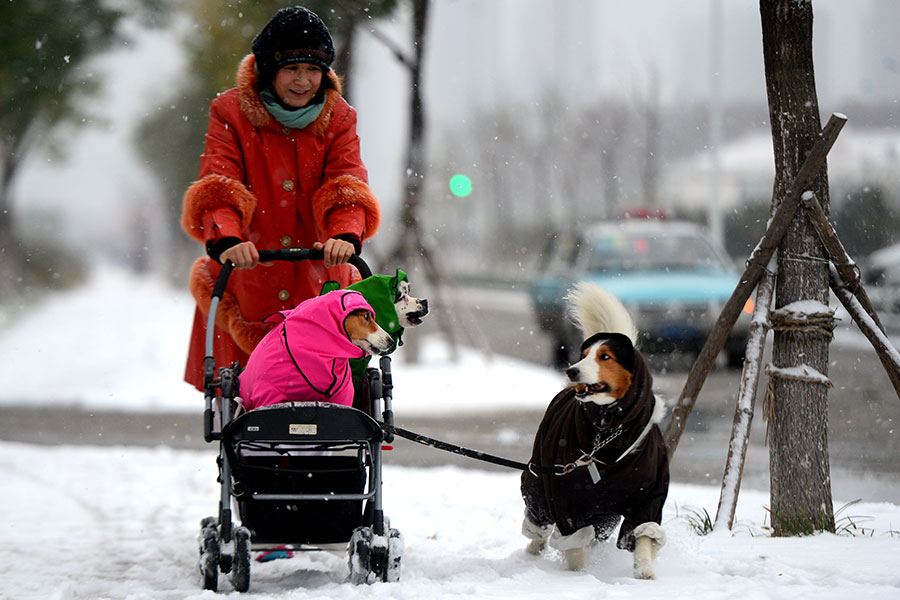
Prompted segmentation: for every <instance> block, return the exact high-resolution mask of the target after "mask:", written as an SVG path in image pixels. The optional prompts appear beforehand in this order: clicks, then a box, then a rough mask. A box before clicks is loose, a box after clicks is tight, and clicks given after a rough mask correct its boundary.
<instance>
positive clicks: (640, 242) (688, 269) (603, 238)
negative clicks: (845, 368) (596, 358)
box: [530, 219, 752, 367]
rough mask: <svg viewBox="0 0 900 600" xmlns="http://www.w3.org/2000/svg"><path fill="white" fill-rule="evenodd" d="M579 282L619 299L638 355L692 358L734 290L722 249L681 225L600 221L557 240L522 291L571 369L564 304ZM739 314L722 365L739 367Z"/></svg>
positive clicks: (558, 357)
mask: <svg viewBox="0 0 900 600" xmlns="http://www.w3.org/2000/svg"><path fill="white" fill-rule="evenodd" d="M579 281H590V282H593V283H596V284H598V285H600V286H602V287H604V288H606V289H607V290H608V291H609V292H611V293H612V294H614V295H615V296H616V297H617V298H619V300H621V301H622V303H623V304H624V305H625V306H626V308H628V310H629V312H630V313H631V316H632V318H633V319H634V322H635V324H636V325H637V327H638V330H639V332H640V340H639V343H638V347H639V348H641V350H642V351H643V352H645V353H649V354H654V353H665V352H673V351H686V352H691V353H695V354H697V353H699V352H700V349H701V348H702V347H703V344H704V343H705V342H706V338H707V337H708V335H709V333H710V331H711V330H712V327H713V325H714V324H715V322H716V319H717V318H718V316H719V313H720V312H721V309H722V307H723V306H724V305H725V302H727V300H728V299H729V298H730V297H731V294H732V292H734V288H735V286H736V285H737V283H738V273H737V272H736V270H735V269H734V267H733V266H732V264H731V262H730V260H729V258H728V256H727V254H726V253H725V252H724V250H722V249H720V248H718V247H716V246H715V245H714V244H713V243H712V242H711V240H710V239H709V238H708V237H707V236H706V235H705V233H704V230H703V229H702V228H701V227H700V226H698V225H696V224H694V223H689V222H683V221H667V220H647V219H641V220H632V221H629V220H625V221H611V222H601V223H595V224H592V225H590V226H588V227H585V228H584V229H583V230H582V231H580V232H578V233H577V234H576V235H574V236H573V237H571V238H568V239H564V240H559V243H558V244H557V247H556V248H555V250H554V251H553V252H552V254H551V256H550V257H549V258H548V260H547V261H546V264H545V265H544V267H543V268H542V269H540V271H539V273H538V274H537V275H536V276H535V278H534V280H533V282H532V286H531V290H530V296H531V302H532V305H533V307H534V310H535V313H536V315H537V319H538V321H539V323H540V326H541V328H542V329H543V330H544V331H546V332H548V333H549V334H550V335H551V336H552V337H553V340H554V343H553V349H554V350H553V356H552V357H551V359H552V361H553V363H554V364H556V365H564V364H571V363H572V362H573V361H574V360H575V359H576V354H577V352H578V349H579V347H580V345H581V341H582V340H581V334H580V333H579V332H578V331H577V330H576V329H575V327H574V325H572V323H571V322H570V321H569V320H568V318H567V317H566V312H565V303H564V297H565V295H566V293H567V292H568V290H569V289H571V287H572V286H573V285H574V284H575V283H577V282H579ZM744 312H745V313H746V314H743V315H742V317H741V319H739V320H738V323H737V326H736V327H735V329H734V331H733V332H732V334H731V336H730V337H729V339H728V342H727V344H726V346H725V349H724V353H725V357H726V361H727V363H728V364H729V365H730V366H735V367H738V366H740V365H741V364H742V362H743V357H744V350H745V347H746V340H747V326H748V324H749V313H752V302H748V305H747V306H745V307H744Z"/></svg>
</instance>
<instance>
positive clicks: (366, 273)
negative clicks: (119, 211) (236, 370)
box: [203, 248, 372, 383]
mask: <svg viewBox="0 0 900 600" xmlns="http://www.w3.org/2000/svg"><path fill="white" fill-rule="evenodd" d="M324 257H325V254H324V252H322V251H321V250H314V249H312V248H279V249H277V250H260V251H259V260H260V261H262V262H268V261H273V260H283V261H289V262H298V261H301V260H322V259H323V258H324ZM349 263H350V264H351V265H353V266H354V267H356V268H357V270H358V271H359V274H360V275H361V276H362V278H363V279H365V278H367V277H371V276H372V269H370V268H369V265H368V264H366V261H364V260H363V259H362V257H360V256H358V255H356V254H354V255H353V256H351V257H350V260H349ZM233 270H234V263H232V262H231V261H230V260H228V261H225V264H224V265H222V270H221V271H219V276H218V277H217V278H216V283H215V285H214V286H213V291H212V297H211V299H210V304H209V314H208V315H207V324H206V344H205V346H206V348H205V349H206V356H205V358H204V361H203V362H204V367H203V371H204V380H205V381H206V382H207V383H208V382H210V381H212V380H213V378H214V377H215V360H213V358H212V356H213V334H214V329H215V322H216V321H215V319H216V312H217V310H218V307H219V302H220V301H221V300H222V296H223V295H224V294H225V287H226V286H227V285H228V278H229V277H230V276H231V272H232V271H233Z"/></svg>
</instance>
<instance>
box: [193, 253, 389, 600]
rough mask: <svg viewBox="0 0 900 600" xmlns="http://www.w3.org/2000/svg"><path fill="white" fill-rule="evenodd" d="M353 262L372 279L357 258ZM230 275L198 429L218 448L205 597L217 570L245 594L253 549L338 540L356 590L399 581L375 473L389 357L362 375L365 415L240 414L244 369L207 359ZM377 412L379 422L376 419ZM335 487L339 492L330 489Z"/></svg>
mask: <svg viewBox="0 0 900 600" xmlns="http://www.w3.org/2000/svg"><path fill="white" fill-rule="evenodd" d="M321 258H322V253H321V251H315V250H309V249H306V248H285V249H281V250H270V251H261V252H260V259H261V260H263V261H271V260H289V261H297V260H314V259H321ZM351 264H353V265H354V266H356V267H357V269H358V270H359V271H360V274H361V275H362V276H363V277H369V276H371V270H370V269H369V267H368V265H366V263H365V262H364V261H363V260H362V259H361V258H359V257H357V256H354V257H353V258H352V260H351ZM232 269H233V265H232V264H231V263H230V262H228V263H226V264H225V265H224V266H223V267H222V271H221V272H220V274H219V277H218V279H217V280H216V284H215V286H214V288H213V294H212V301H211V302H210V309H209V316H208V321H207V329H206V356H205V357H204V366H203V369H204V398H205V409H204V416H203V429H204V439H205V440H206V441H207V442H218V443H219V455H218V459H217V462H218V465H219V483H220V484H221V494H220V498H219V506H218V514H217V516H215V517H206V518H205V519H203V520H202V521H201V523H200V536H199V538H198V542H199V547H200V548H199V549H200V560H199V569H200V574H201V577H202V579H203V587H204V589H208V590H214V591H215V590H216V589H217V587H218V575H219V573H220V572H221V573H228V574H230V577H231V582H232V585H233V586H234V589H235V590H236V591H239V592H244V591H247V590H248V589H249V586H250V567H251V551H252V550H266V549H272V548H274V547H286V548H288V549H291V550H307V549H310V550H312V549H317V548H316V546H321V545H325V544H333V543H338V542H347V543H348V564H349V567H350V581H351V582H352V583H355V584H361V583H369V582H373V581H375V580H381V581H396V580H397V579H398V578H399V572H400V558H401V554H402V549H403V540H402V536H401V535H400V533H399V532H398V531H397V530H395V529H391V528H390V525H389V521H388V519H387V518H386V517H385V515H384V510H383V506H382V473H381V470H382V450H383V449H382V444H389V443H390V442H391V441H393V434H392V430H393V412H392V409H391V403H392V390H393V382H392V375H391V364H390V363H391V361H390V358H389V357H387V356H383V357H381V359H380V361H379V368H377V369H375V368H369V369H367V370H366V373H365V378H364V380H363V382H362V385H361V387H360V388H358V389H357V390H356V397H355V399H354V406H359V405H362V408H363V410H359V409H358V408H353V407H346V406H341V405H336V404H329V403H320V402H291V403H282V404H275V405H271V406H266V407H261V408H257V409H255V410H252V411H249V412H244V413H242V414H240V415H238V414H236V412H237V409H238V403H237V401H236V400H235V398H236V397H237V396H238V394H239V389H238V387H239V386H238V374H239V372H240V366H239V365H238V364H237V363H235V364H233V365H231V366H229V367H219V368H218V369H217V368H216V364H215V358H214V357H213V339H214V331H215V315H216V311H217V308H218V304H219V301H220V300H221V298H222V295H223V294H224V290H225V287H226V285H227V281H228V277H229V275H230V273H231V271H232ZM382 401H383V403H384V408H383V411H382V407H381V404H382ZM379 413H381V417H382V421H377V420H376V419H375V418H373V415H378V414H379ZM217 417H218V418H217ZM216 421H218V428H217V427H216V425H217V423H216ZM334 485H337V486H338V488H339V489H337V490H336V491H335V490H333V489H329V487H330V486H334ZM298 488H300V489H298ZM310 488H312V489H310ZM235 503H237V505H238V509H239V513H240V517H241V524H240V525H237V526H236V525H235V524H234V522H233V520H232V519H233V516H234V515H233V510H232V507H233V505H234V504H235ZM363 503H365V505H364V510H360V509H362V507H363ZM310 519H312V522H311V523H310V522H309V521H310ZM334 520H338V521H339V522H337V523H334V522H333V521H334ZM254 538H257V541H254Z"/></svg>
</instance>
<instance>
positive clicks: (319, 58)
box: [253, 6, 334, 81]
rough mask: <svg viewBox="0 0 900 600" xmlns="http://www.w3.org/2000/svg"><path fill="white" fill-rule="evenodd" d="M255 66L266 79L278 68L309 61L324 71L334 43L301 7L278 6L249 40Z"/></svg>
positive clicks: (318, 19) (323, 26) (316, 18)
mask: <svg viewBox="0 0 900 600" xmlns="http://www.w3.org/2000/svg"><path fill="white" fill-rule="evenodd" d="M253 54H254V56H256V69H257V70H258V71H259V75H260V79H261V80H262V81H269V80H270V79H272V77H273V76H274V75H275V72H276V71H277V70H278V69H280V68H281V67H284V66H287V65H290V64H294V63H310V64H313V65H316V66H318V67H321V68H322V69H323V70H324V71H325V72H326V73H327V72H328V70H329V69H330V68H331V61H333V60H334V43H333V42H332V41H331V34H330V33H328V28H327V27H325V23H323V22H322V19H320V18H319V17H318V15H316V14H315V13H314V12H312V11H311V10H308V9H306V8H303V7H302V6H290V7H287V8H282V9H279V10H278V12H276V13H275V16H273V17H272V18H271V19H270V20H269V22H268V23H267V24H266V26H265V27H263V30H262V31H260V32H259V35H257V36H256V38H255V39H254V40H253Z"/></svg>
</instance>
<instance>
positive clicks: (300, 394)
mask: <svg viewBox="0 0 900 600" xmlns="http://www.w3.org/2000/svg"><path fill="white" fill-rule="evenodd" d="M358 309H364V310H367V311H369V312H370V313H372V314H373V315H374V314H375V311H373V310H372V307H371V306H370V305H369V303H368V302H366V300H365V299H364V298H363V296H362V294H360V293H359V292H353V291H348V290H336V291H333V292H329V293H327V294H324V295H322V296H317V297H315V298H310V299H309V300H306V301H304V302H302V303H300V304H299V305H298V306H297V307H295V308H293V309H291V310H285V311H282V312H278V313H275V314H274V315H271V316H269V317H267V318H266V320H267V321H269V322H271V321H276V320H281V325H279V326H277V327H275V328H274V329H272V330H271V331H270V332H269V333H267V334H266V336H265V337H264V338H263V339H262V340H261V341H260V342H259V344H258V345H257V346H256V348H255V349H254V350H253V352H252V353H251V354H250V358H249V359H248V360H247V368H246V369H244V371H243V372H242V373H241V375H240V396H241V398H242V399H243V401H244V409H246V410H252V409H254V408H259V407H260V406H268V405H269V404H277V403H279V402H317V401H318V402H334V403H336V404H343V405H345V406H351V405H352V404H353V379H352V377H351V372H350V364H349V359H351V358H362V357H364V356H366V352H365V351H364V350H363V349H362V348H360V347H359V346H357V345H356V344H354V343H353V342H351V341H350V335H349V334H348V333H347V332H346V331H345V330H344V319H345V318H347V315H349V314H350V313H351V312H353V311H354V310H358Z"/></svg>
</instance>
